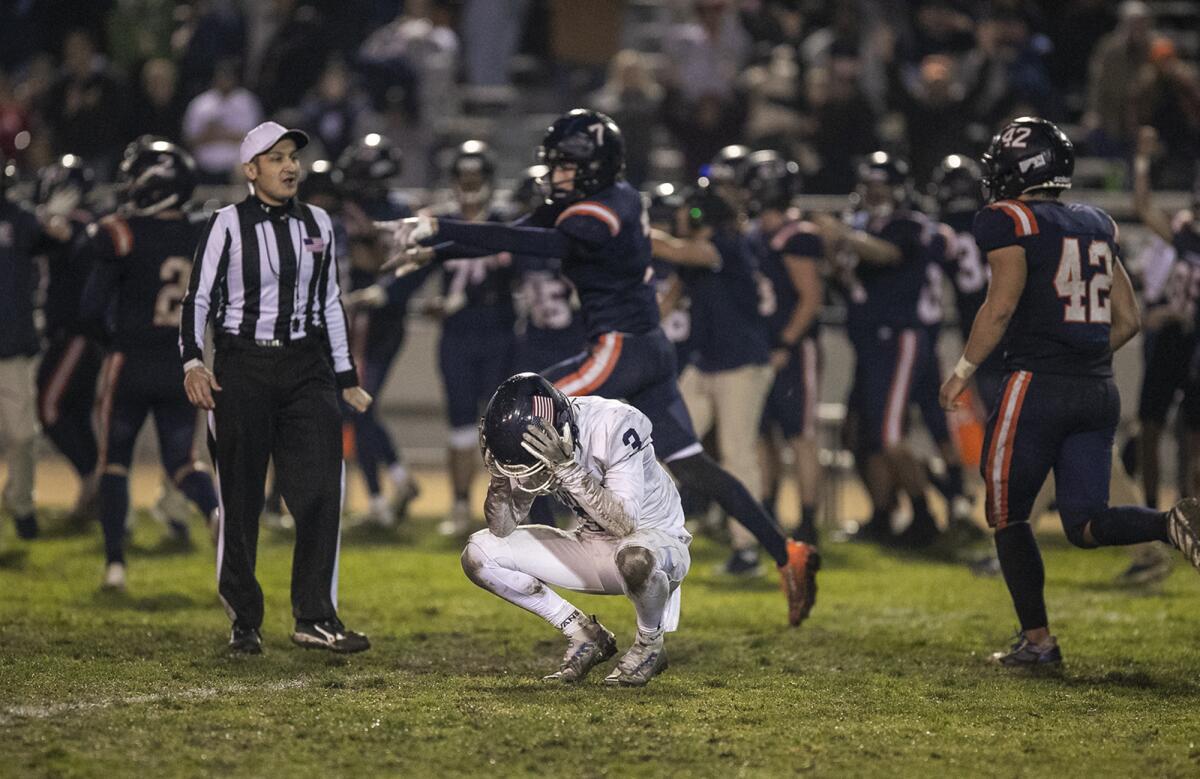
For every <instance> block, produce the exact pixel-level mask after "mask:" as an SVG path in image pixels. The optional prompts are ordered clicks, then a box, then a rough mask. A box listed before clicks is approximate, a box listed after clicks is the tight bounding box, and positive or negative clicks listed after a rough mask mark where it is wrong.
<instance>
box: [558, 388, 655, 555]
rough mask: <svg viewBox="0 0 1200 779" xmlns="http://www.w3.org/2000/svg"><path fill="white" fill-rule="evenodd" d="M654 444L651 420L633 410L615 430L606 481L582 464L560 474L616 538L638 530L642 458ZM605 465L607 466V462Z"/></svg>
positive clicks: (642, 489)
mask: <svg viewBox="0 0 1200 779" xmlns="http://www.w3.org/2000/svg"><path fill="white" fill-rule="evenodd" d="M650 441H651V428H650V421H649V420H648V419H646V417H645V415H644V414H642V413H641V412H639V411H637V410H636V409H633V408H630V409H629V410H628V411H627V413H626V414H625V415H624V417H622V418H621V419H619V420H616V424H614V426H613V428H612V433H611V440H610V441H609V444H608V447H607V452H605V455H606V459H607V460H608V464H607V465H605V466H604V478H603V479H602V480H601V479H597V478H596V477H595V476H593V475H592V474H590V473H588V472H587V471H585V470H584V469H583V467H582V466H580V465H579V464H578V463H573V464H571V465H569V466H567V467H566V468H564V469H561V471H562V472H561V473H559V474H556V475H557V476H558V477H559V481H560V482H561V483H562V485H563V487H564V488H565V489H566V490H567V491H568V492H569V493H570V494H571V497H572V498H574V499H575V502H576V503H578V504H579V507H580V508H581V509H583V511H584V512H585V513H586V514H587V515H588V516H589V517H591V518H592V519H594V520H595V521H596V523H597V524H599V525H600V526H601V527H603V528H604V529H605V530H607V531H608V532H609V533H612V534H613V535H615V536H627V535H629V534H630V533H632V532H633V531H635V530H637V525H638V520H639V519H640V518H641V507H642V498H643V495H644V493H645V490H646V477H645V471H644V469H643V466H642V458H641V457H639V456H638V455H639V453H640V452H641V451H642V450H643V449H644V448H645V447H647V446H649V445H650ZM601 464H602V465H604V463H603V461H601Z"/></svg>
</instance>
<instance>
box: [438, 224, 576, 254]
mask: <svg viewBox="0 0 1200 779" xmlns="http://www.w3.org/2000/svg"><path fill="white" fill-rule="evenodd" d="M438 237H439V238H443V239H446V240H448V241H451V242H453V243H459V244H464V245H466V246H471V247H475V248H477V249H480V250H482V251H484V252H486V253H487V254H498V253H500V252H511V253H513V254H532V255H536V256H538V257H566V256H567V255H568V254H570V251H571V239H570V238H568V236H567V234H566V233H565V232H563V231H560V230H557V229H551V228H545V227H524V226H515V225H505V224H497V223H495V222H464V221H462V220H461V219H439V220H438ZM439 259H440V258H439Z"/></svg>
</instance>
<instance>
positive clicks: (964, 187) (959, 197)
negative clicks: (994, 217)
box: [929, 154, 983, 218]
mask: <svg viewBox="0 0 1200 779" xmlns="http://www.w3.org/2000/svg"><path fill="white" fill-rule="evenodd" d="M982 181H983V169H982V168H980V167H979V163H977V162H975V160H973V159H971V158H970V157H964V156H963V155H961V154H951V155H949V156H947V157H946V158H945V159H943V160H942V161H941V162H940V163H939V164H938V166H937V167H936V168H934V170H933V176H931V177H930V179H929V182H930V183H929V194H930V195H931V196H932V197H933V201H934V203H936V204H937V212H938V214H939V215H940V216H941V217H943V218H944V217H947V216H951V215H956V214H973V213H975V212H976V211H978V210H979V209H981V208H983V189H982V188H981V182H982Z"/></svg>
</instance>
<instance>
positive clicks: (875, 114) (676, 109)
mask: <svg viewBox="0 0 1200 779" xmlns="http://www.w3.org/2000/svg"><path fill="white" fill-rule="evenodd" d="M1198 52H1200V3H1197V2H1187V1H1186V0H1185V1H1183V2H1170V3H1166V2H1138V1H1137V0H1128V1H1127V2H1122V3H1120V4H1116V3H1112V2H1106V1H1105V0H1042V1H1041V2H1034V1H1033V0H990V1H988V2H979V1H975V0H907V1H906V0H895V1H890V2H883V1H882V0H657V1H655V0H403V1H401V0H261V1H254V2H251V0H191V1H190V2H177V1H176V0H24V1H18V2H6V3H3V4H0V151H2V152H3V154H4V155H5V156H7V157H9V158H11V159H15V160H16V161H17V163H18V166H19V168H20V169H21V170H22V171H24V172H26V173H30V172H33V171H35V170H36V169H37V168H39V167H41V166H42V165H45V164H46V163H48V162H49V161H51V160H52V159H54V158H56V157H58V156H59V155H62V154H66V153H72V154H76V155H79V156H81V157H83V158H84V159H86V160H87V161H88V162H89V163H90V164H91V165H92V166H93V167H94V168H95V170H96V171H97V174H98V176H99V177H100V178H101V179H107V178H110V177H111V176H112V174H113V172H114V169H115V165H116V163H117V161H118V159H119V155H120V152H121V150H122V149H123V148H124V146H125V144H126V143H127V142H128V141H129V140H130V139H132V138H134V137H136V136H138V135H141V134H144V133H154V134H157V135H161V136H163V137H165V138H168V139H171V140H175V141H180V142H182V143H183V144H185V145H186V146H187V147H188V148H190V149H191V150H192V152H193V153H194V155H195V157H196V161H197V164H198V167H199V172H200V176H201V180H202V181H203V182H205V183H212V184H219V183H228V182H229V181H230V176H231V175H235V174H233V173H232V169H233V168H235V167H237V166H236V165H234V162H235V161H236V157H237V144H238V142H239V140H240V139H241V137H242V136H243V134H244V133H245V132H246V131H247V130H248V129H249V128H251V127H253V126H254V125H256V124H257V123H258V122H260V121H262V120H263V118H264V117H271V118H275V119H278V120H279V121H281V122H283V123H285V124H287V125H289V126H299V127H302V128H304V129H306V130H308V131H309V132H310V133H311V134H312V135H313V136H314V139H315V140H316V141H317V143H318V144H319V146H318V153H319V154H323V155H324V156H326V157H328V158H331V159H334V158H336V157H337V155H338V154H339V153H340V152H341V151H342V150H343V149H344V148H345V147H346V145H347V144H348V143H349V142H350V140H351V139H352V138H355V137H358V136H360V135H361V134H362V133H364V132H372V131H374V132H382V133H385V134H386V135H388V136H389V137H391V138H393V139H395V141H397V142H398V143H399V144H400V146H401V147H402V148H403V149H404V151H405V156H406V158H407V161H408V164H406V166H405V171H404V175H403V180H402V181H400V182H397V183H398V184H400V185H403V186H429V185H431V184H434V183H436V182H434V181H431V180H429V175H430V174H429V171H433V170H437V169H438V166H436V164H434V155H435V154H436V152H437V151H438V149H439V148H449V147H450V146H451V145H452V144H454V143H457V142H458V141H461V140H462V137H453V136H454V127H455V126H456V124H455V123H456V122H459V121H462V120H463V119H464V118H466V119H467V120H471V119H472V118H475V119H476V120H478V121H482V122H486V121H490V120H495V119H496V117H505V116H509V117H511V116H528V115H536V114H538V113H556V112H558V111H561V110H563V109H565V108H569V107H572V106H574V105H588V106H590V107H593V108H597V109H599V110H603V111H605V112H607V113H609V114H611V115H612V116H613V117H614V119H616V121H617V123H618V124H619V125H620V126H621V127H622V129H623V130H624V131H625V134H626V139H627V142H628V148H629V150H630V153H629V163H628V166H629V168H628V177H629V178H630V180H631V181H632V182H633V183H634V184H635V185H641V184H643V183H644V182H645V181H646V180H648V179H651V178H654V177H660V178H661V177H663V170H664V169H666V170H667V172H668V173H677V174H678V173H683V174H686V173H694V172H695V171H696V170H697V169H698V168H699V167H700V165H701V164H702V163H704V162H707V161H708V160H710V159H711V158H712V157H713V155H714V154H715V152H716V151H717V150H719V149H720V148H721V147H723V146H725V145H727V144H730V143H745V144H748V145H750V146H751V147H753V148H767V147H769V148H776V149H779V150H780V151H782V152H784V153H785V154H788V155H790V156H791V157H793V158H794V159H797V160H799V161H800V163H801V166H802V169H803V173H804V176H805V189H806V191H808V192H816V193H844V192H846V191H848V190H850V189H851V188H852V187H853V181H854V179H853V175H854V163H855V161H856V160H857V159H858V158H859V157H860V156H861V155H863V154H865V153H867V152H870V151H872V150H874V149H877V148H884V149H887V150H890V151H893V152H897V153H900V154H902V155H904V156H906V157H908V158H909V159H911V160H912V162H913V170H914V173H915V174H916V176H917V178H918V180H920V179H922V178H923V177H925V176H928V175H929V173H930V171H932V170H933V168H934V165H935V163H936V162H937V161H938V160H940V159H941V158H942V157H943V156H944V155H946V154H948V153H951V152H975V151H978V150H979V149H981V147H982V146H983V145H985V144H986V141H987V139H988V135H989V133H990V132H991V129H992V128H994V127H996V126H998V125H999V124H1000V123H1001V122H1002V120H1003V119H1004V118H1006V117H1011V116H1014V115H1019V114H1024V113H1031V114H1038V115H1041V116H1044V117H1046V118H1049V119H1052V120H1054V121H1056V122H1060V123H1064V124H1065V125H1066V126H1068V128H1070V130H1071V134H1072V136H1073V137H1074V138H1075V140H1076V141H1077V143H1078V145H1079V148H1080V152H1081V154H1082V156H1084V157H1088V158H1094V159H1096V160H1097V161H1098V163H1099V164H1098V167H1097V168H1096V170H1098V171H1100V173H1099V174H1098V176H1099V178H1098V181H1097V185H1099V186H1106V187H1110V188H1121V187H1123V186H1125V182H1126V181H1127V180H1128V176H1127V175H1126V173H1125V172H1124V171H1125V162H1126V160H1127V159H1128V157H1129V156H1130V154H1131V153H1132V151H1133V142H1134V139H1135V130H1136V128H1137V127H1139V126H1141V125H1150V126H1153V127H1154V128H1156V129H1157V131H1158V135H1159V138H1160V139H1161V142H1162V145H1163V147H1164V149H1165V154H1164V156H1163V158H1162V160H1161V161H1160V164H1159V166H1158V168H1157V169H1156V171H1155V175H1156V178H1157V181H1156V184H1157V185H1158V186H1160V187H1167V188H1179V189H1187V188H1190V186H1191V183H1192V178H1193V166H1194V164H1195V162H1196V160H1197V159H1198V158H1200V76H1198V75H1197V67H1196V58H1197V54H1198ZM473 129H474V128H473ZM472 134H476V133H472ZM1104 161H1107V162H1104ZM528 162H529V160H517V161H516V163H515V164H514V166H513V167H514V168H516V167H521V166H523V165H525V164H528ZM672 168H673V170H672ZM1081 173H1083V174H1084V175H1086V174H1087V169H1084V170H1082V171H1081Z"/></svg>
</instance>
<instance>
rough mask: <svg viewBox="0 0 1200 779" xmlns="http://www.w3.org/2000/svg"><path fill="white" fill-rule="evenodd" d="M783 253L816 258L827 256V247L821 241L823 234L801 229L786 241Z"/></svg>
mask: <svg viewBox="0 0 1200 779" xmlns="http://www.w3.org/2000/svg"><path fill="white" fill-rule="evenodd" d="M783 254H790V255H792V256H794V257H805V258H809V259H814V260H815V259H820V258H821V257H824V256H825V247H824V246H823V245H822V243H821V236H819V235H817V234H816V233H810V232H808V231H806V230H800V231H798V232H796V234H795V235H792V236H791V237H790V238H788V239H787V242H786V243H784V245H783Z"/></svg>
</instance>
